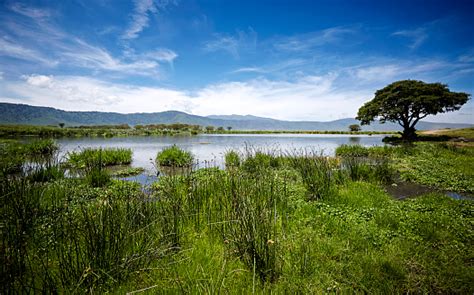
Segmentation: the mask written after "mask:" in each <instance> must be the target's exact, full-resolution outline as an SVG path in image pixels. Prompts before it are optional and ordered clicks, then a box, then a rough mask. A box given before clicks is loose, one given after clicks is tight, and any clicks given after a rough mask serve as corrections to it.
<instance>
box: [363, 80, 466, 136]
mask: <svg viewBox="0 0 474 295" xmlns="http://www.w3.org/2000/svg"><path fill="white" fill-rule="evenodd" d="M469 96H470V95H469V94H467V93H463V92H451V91H450V90H449V89H448V86H447V85H445V84H441V83H425V82H422V81H416V80H403V81H397V82H394V83H392V84H390V85H388V86H386V87H384V88H383V89H380V90H377V91H376V92H375V97H374V98H373V99H372V100H371V101H369V102H367V103H365V104H364V105H363V106H362V107H361V108H360V109H359V111H358V113H357V118H356V119H357V120H360V121H361V123H362V124H363V125H365V124H370V122H371V121H374V120H375V119H377V118H378V119H380V122H381V123H385V122H386V121H391V122H396V123H398V124H399V125H400V126H402V127H403V134H402V137H403V138H404V139H411V138H413V137H415V136H416V134H415V125H416V124H417V123H418V122H419V120H421V119H423V118H425V117H426V116H428V115H436V114H438V113H445V112H452V111H456V110H459V109H460V108H461V106H462V105H463V104H465V103H466V102H467V101H468V99H469Z"/></svg>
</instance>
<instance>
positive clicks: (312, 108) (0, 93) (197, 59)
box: [0, 0, 474, 123]
mask: <svg viewBox="0 0 474 295" xmlns="http://www.w3.org/2000/svg"><path fill="white" fill-rule="evenodd" d="M401 79H419V80H423V81H426V82H442V83H446V84H448V85H449V87H450V89H451V90H453V91H463V92H468V93H471V94H474V1H468V0H464V1H428V0H425V1H417V0H412V1H362V0H361V1H355V0H353V1H337V0H333V1H329V0H327V1H217V0H215V1H193V0H190V1H179V0H176V1H172V0H169V1H158V0H134V1H124V0H120V1H113V0H96V1H86V0H75V1H74V0H69V1H8V0H7V1H0V101H2V102H14V103H27V104H32V105H41V106H51V107H56V108H60V109H65V110H83V111H86V110H99V111H115V112H122V113H130V112H157V111H165V110H180V111H185V112H188V113H192V114H196V115H211V114H241V115H245V114H252V115H257V116H265V117H272V118H278V119H286V120H315V121H327V120H334V119H339V118H345V117H354V116H355V114H356V113H357V109H358V108H359V107H360V106H361V105H362V104H363V103H364V102H366V101H368V100H370V99H372V98H373V93H374V92H375V91H376V90H377V89H380V88H382V87H384V86H385V85H387V84H389V83H391V82H393V81H396V80H401ZM428 120H429V121H448V122H466V123H474V103H473V102H472V100H471V101H470V102H468V103H467V104H466V105H465V106H464V107H463V108H462V109H461V110H460V111H458V112H454V113H449V114H444V115H439V116H436V117H429V118H428Z"/></svg>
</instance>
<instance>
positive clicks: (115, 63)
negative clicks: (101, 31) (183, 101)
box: [0, 5, 178, 78]
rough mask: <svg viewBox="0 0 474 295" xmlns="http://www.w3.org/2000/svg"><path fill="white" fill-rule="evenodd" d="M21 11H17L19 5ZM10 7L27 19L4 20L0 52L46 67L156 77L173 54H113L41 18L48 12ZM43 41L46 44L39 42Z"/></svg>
mask: <svg viewBox="0 0 474 295" xmlns="http://www.w3.org/2000/svg"><path fill="white" fill-rule="evenodd" d="M18 7H20V8H21V10H19V9H20V8H18ZM18 7H17V6H12V7H11V9H16V10H18V11H21V12H24V13H21V15H23V16H24V17H26V18H27V19H29V20H30V21H29V22H11V21H10V22H6V23H5V28H7V29H8V30H9V32H10V34H9V35H10V37H9V38H6V37H0V55H3V56H8V57H13V58H17V59H22V60H27V61H31V62H33V63H41V64H43V65H47V66H57V67H67V68H69V69H70V68H82V69H90V70H92V71H94V72H100V71H110V72H116V73H118V74H123V75H129V74H133V75H140V76H150V77H154V78H159V77H160V72H159V70H160V63H168V64H170V65H172V63H173V60H174V59H175V58H177V56H178V55H177V54H176V53H175V52H174V51H172V50H170V49H166V48H158V49H156V50H152V51H150V52H143V53H141V54H133V55H125V56H114V55H113V54H112V53H110V52H109V51H108V50H107V49H105V48H102V47H100V46H96V45H93V44H90V43H88V42H87V41H85V40H84V39H81V38H78V37H76V36H74V35H71V34H68V33H66V32H64V31H62V30H61V29H60V28H58V27H57V26H55V25H53V24H52V22H50V21H48V20H47V19H45V17H43V16H46V15H48V16H49V14H46V13H42V12H40V11H42V10H39V9H37V8H29V7H28V6H25V5H21V6H18ZM40 44H41V45H43V44H47V45H48V46H47V47H44V46H39V45H40Z"/></svg>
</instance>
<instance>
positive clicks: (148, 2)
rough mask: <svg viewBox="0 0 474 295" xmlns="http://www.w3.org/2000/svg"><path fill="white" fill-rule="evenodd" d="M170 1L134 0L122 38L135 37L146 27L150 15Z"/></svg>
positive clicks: (130, 38)
mask: <svg viewBox="0 0 474 295" xmlns="http://www.w3.org/2000/svg"><path fill="white" fill-rule="evenodd" d="M170 3H174V2H173V1H167V0H161V1H155V0H135V1H134V9H133V13H132V15H131V16H130V18H131V20H130V23H129V25H128V28H127V29H126V30H125V32H124V33H123V35H122V39H124V40H132V39H135V38H137V37H138V36H139V35H140V33H141V32H142V31H143V30H144V29H145V28H146V27H148V25H149V22H150V16H151V15H155V14H158V12H159V11H160V10H164V9H165V8H166V7H167V6H168V5H169V4H170Z"/></svg>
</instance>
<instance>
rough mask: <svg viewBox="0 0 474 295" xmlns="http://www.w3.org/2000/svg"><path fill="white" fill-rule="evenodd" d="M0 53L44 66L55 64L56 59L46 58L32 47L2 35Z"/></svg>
mask: <svg viewBox="0 0 474 295" xmlns="http://www.w3.org/2000/svg"><path fill="white" fill-rule="evenodd" d="M0 55H3V56H10V57H14V58H18V59H22V60H28V61H34V62H39V63H41V64H43V65H46V66H55V65H56V64H57V61H54V60H52V59H49V58H47V57H46V56H44V55H43V54H42V53H40V52H38V51H36V50H34V49H30V48H26V47H24V46H22V45H20V44H17V43H15V42H13V41H10V40H7V39H6V38H2V37H0Z"/></svg>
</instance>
